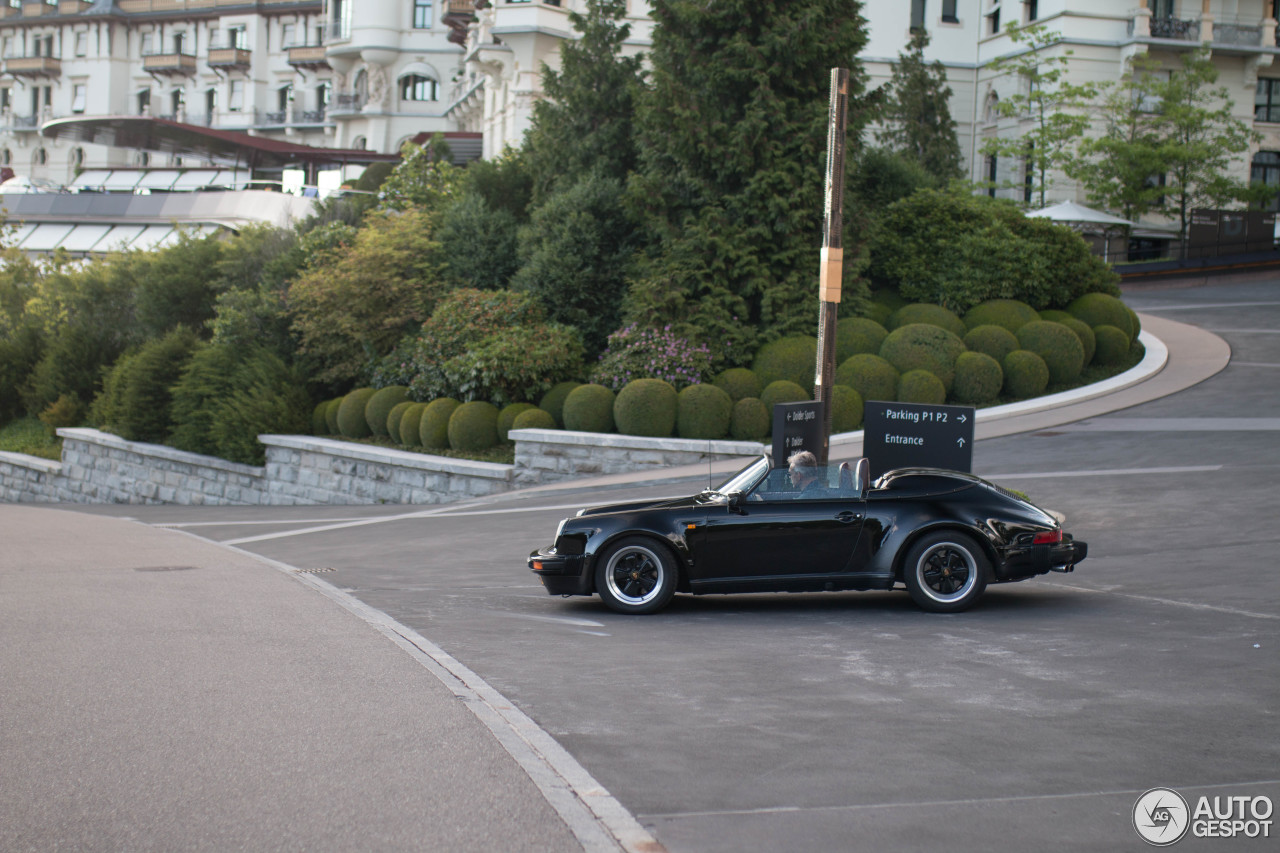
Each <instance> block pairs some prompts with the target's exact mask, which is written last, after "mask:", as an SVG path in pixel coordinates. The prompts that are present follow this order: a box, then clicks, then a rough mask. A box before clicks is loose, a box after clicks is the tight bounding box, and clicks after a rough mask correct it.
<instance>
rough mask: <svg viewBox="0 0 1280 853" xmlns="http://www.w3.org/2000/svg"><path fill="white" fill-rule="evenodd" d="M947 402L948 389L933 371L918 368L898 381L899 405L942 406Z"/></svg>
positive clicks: (909, 371) (908, 372) (903, 375)
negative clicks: (923, 404)
mask: <svg viewBox="0 0 1280 853" xmlns="http://www.w3.org/2000/svg"><path fill="white" fill-rule="evenodd" d="M946 401H947V389H946V388H944V387H942V380H941V379H939V378H938V377H937V376H935V375H934V374H933V372H932V371H929V370H924V369H922V368H916V369H915V370H908V371H907V372H906V373H904V374H902V378H900V379H899V380H898V402H899V403H926V404H930V405H940V404H942V403H945V402H946Z"/></svg>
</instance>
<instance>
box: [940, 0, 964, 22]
mask: <svg viewBox="0 0 1280 853" xmlns="http://www.w3.org/2000/svg"><path fill="white" fill-rule="evenodd" d="M942 20H943V21H945V22H946V23H948V24H958V23H960V18H959V17H958V16H957V15H956V0H942Z"/></svg>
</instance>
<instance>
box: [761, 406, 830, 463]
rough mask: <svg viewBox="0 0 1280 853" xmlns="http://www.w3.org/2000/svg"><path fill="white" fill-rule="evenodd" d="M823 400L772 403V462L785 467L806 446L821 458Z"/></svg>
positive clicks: (806, 448)
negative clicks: (821, 401)
mask: <svg viewBox="0 0 1280 853" xmlns="http://www.w3.org/2000/svg"><path fill="white" fill-rule="evenodd" d="M822 428H823V422H822V403H820V402H819V401H817V400H808V401H806V402H803V403H777V404H775V405H774V407H773V465H774V467H775V468H785V467H786V465H787V460H788V459H789V458H791V456H792V455H793V454H796V453H799V452H800V451H802V450H807V451H809V452H810V453H812V454H813V455H814V456H817V457H819V458H821V455H822V454H821V453H820V452H819V450H820V448H821V447H822V439H823V435H822Z"/></svg>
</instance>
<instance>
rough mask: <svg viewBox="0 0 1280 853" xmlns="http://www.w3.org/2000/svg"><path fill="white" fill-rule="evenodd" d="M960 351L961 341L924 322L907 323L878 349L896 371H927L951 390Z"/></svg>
mask: <svg viewBox="0 0 1280 853" xmlns="http://www.w3.org/2000/svg"><path fill="white" fill-rule="evenodd" d="M962 352H964V341H962V340H960V338H959V337H958V336H956V335H955V334H953V333H951V332H948V331H947V330H946V329H943V328H940V327H938V326H931V325H929V324H927V323H911V324H910V325H907V326H900V327H899V328H897V329H894V330H893V331H892V332H890V333H889V336H888V337H887V338H885V339H884V344H883V345H881V347H880V357H881V358H883V359H884V360H885V361H887V362H889V363H890V364H892V365H893V366H894V367H896V368H897V369H898V372H899V373H906V372H907V371H908V370H927V371H929V372H930V373H932V374H933V375H934V376H936V377H938V378H939V379H940V380H942V386H943V388H945V389H947V390H948V391H949V390H950V389H951V382H952V381H953V380H954V379H955V376H956V359H957V358H958V357H959V356H960V353H962Z"/></svg>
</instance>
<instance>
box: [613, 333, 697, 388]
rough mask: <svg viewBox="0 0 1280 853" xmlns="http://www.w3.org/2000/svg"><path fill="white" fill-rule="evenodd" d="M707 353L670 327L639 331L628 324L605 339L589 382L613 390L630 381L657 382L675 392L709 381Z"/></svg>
mask: <svg viewBox="0 0 1280 853" xmlns="http://www.w3.org/2000/svg"><path fill="white" fill-rule="evenodd" d="M711 373H712V370H711V350H710V349H709V348H708V347H707V345H706V344H696V345H695V344H694V343H693V342H691V341H689V340H687V339H686V338H682V337H680V336H678V335H676V334H675V333H674V332H672V331H671V327H670V326H665V327H663V328H661V329H640V328H637V326H636V324H634V323H632V324H631V325H630V326H627V327H626V328H623V329H619V330H618V331H616V332H614V333H613V334H612V335H610V336H609V346H608V347H607V348H606V349H605V351H604V352H603V353H602V354H601V356H600V363H599V364H597V365H596V369H595V370H594V371H593V372H592V374H591V381H592V382H594V383H596V384H598V385H603V386H605V387H606V388H611V389H613V390H614V391H620V390H622V387H623V386H624V385H626V384H627V383H628V382H630V381H632V380H633V379H661V380H663V381H664V382H669V383H671V385H672V386H673V387H674V388H675V389H676V390H679V389H681V388H684V387H686V386H688V385H698V384H700V383H703V382H706V381H708V380H709V379H710V378H711Z"/></svg>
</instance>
